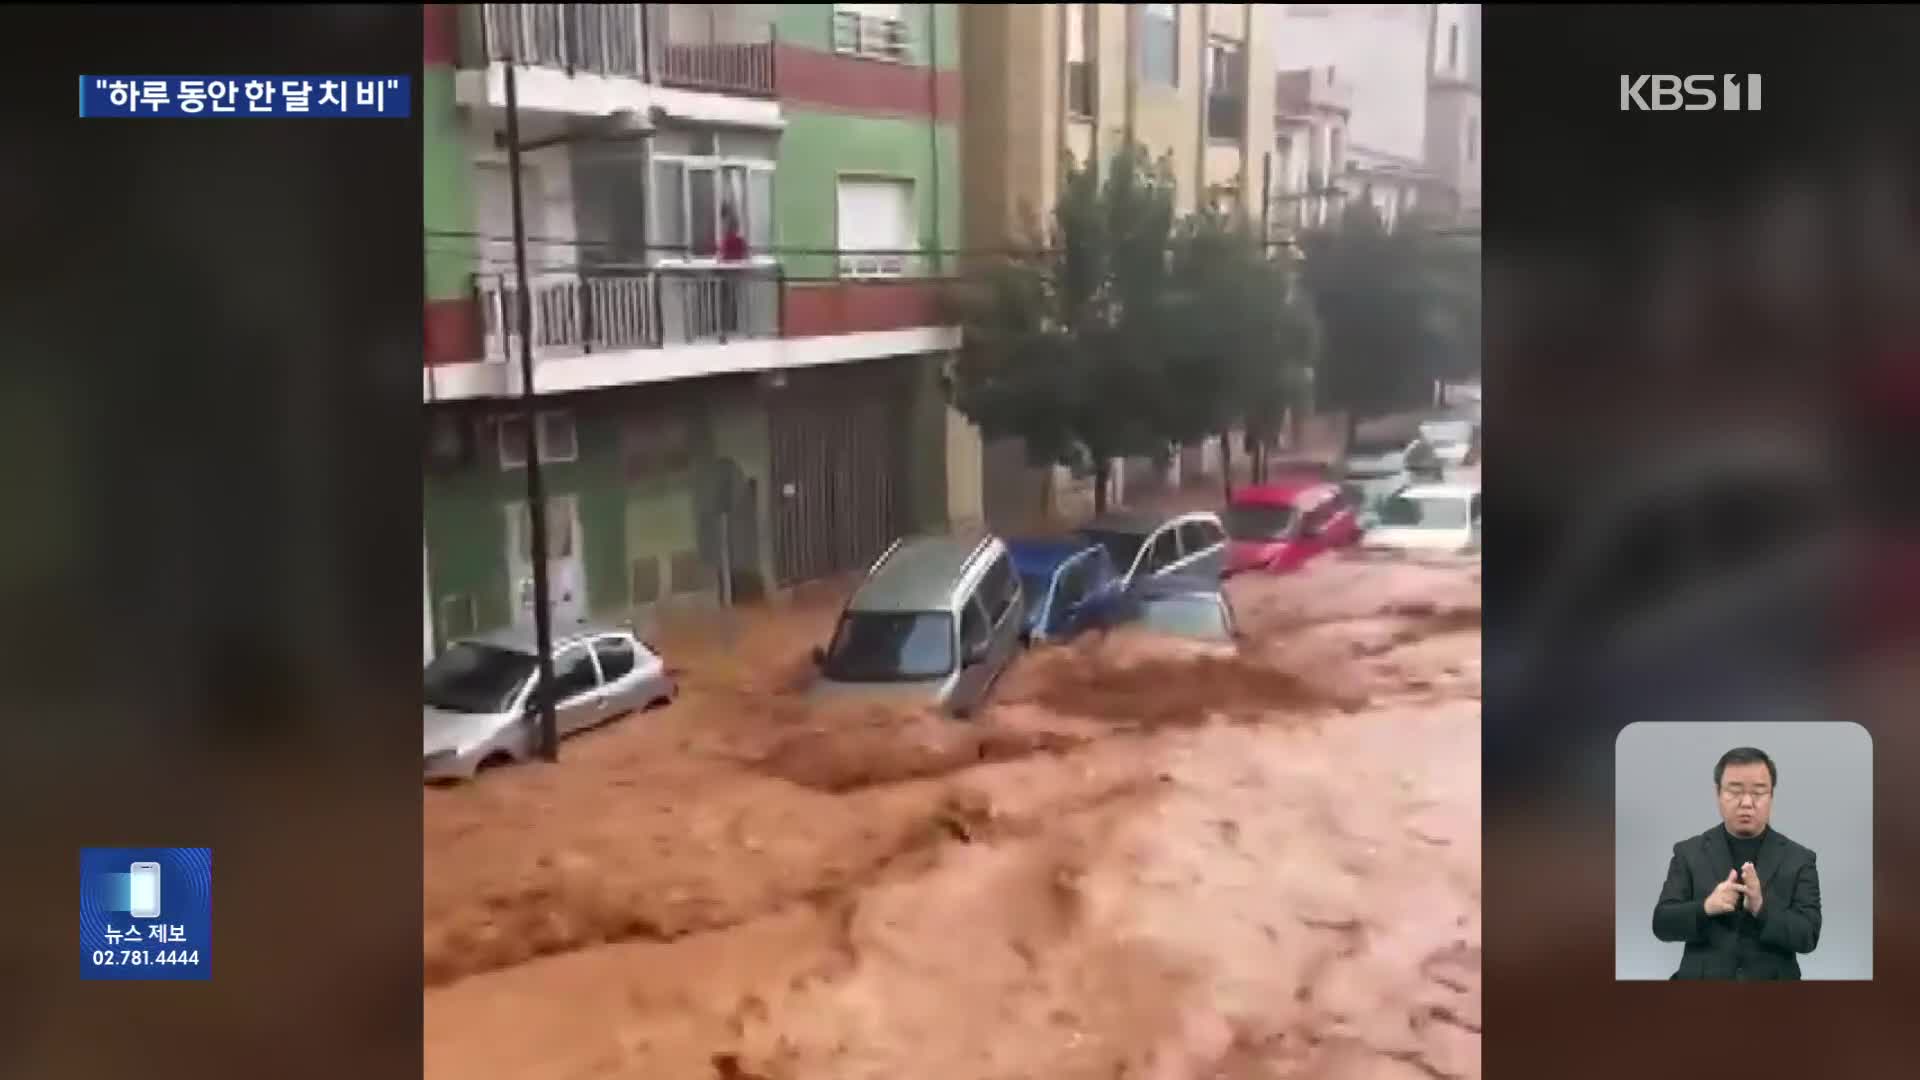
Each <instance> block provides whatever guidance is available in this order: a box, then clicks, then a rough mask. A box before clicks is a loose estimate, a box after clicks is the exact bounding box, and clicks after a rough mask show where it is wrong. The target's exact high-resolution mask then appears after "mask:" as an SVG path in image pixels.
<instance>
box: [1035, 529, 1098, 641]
mask: <svg viewBox="0 0 1920 1080" xmlns="http://www.w3.org/2000/svg"><path fill="white" fill-rule="evenodd" d="M1007 550H1008V551H1009V552H1011V553H1012V555H1013V568H1014V571H1015V572H1016V573H1018V574H1019V575H1020V587H1021V592H1023V593H1024V594H1026V598H1027V614H1026V630H1025V633H1026V638H1027V641H1028V643H1030V644H1031V643H1038V642H1050V641H1066V640H1069V639H1071V638H1072V637H1074V636H1075V635H1076V634H1078V633H1080V631H1082V630H1085V629H1087V628H1089V627H1092V626H1097V625H1100V624H1101V622H1102V620H1103V619H1104V618H1105V617H1106V616H1107V614H1108V609H1109V608H1111V606H1112V605H1113V603H1114V601H1116V600H1117V599H1118V598H1119V595H1120V575H1119V573H1118V572H1117V571H1116V570H1114V568H1113V558H1112V556H1110V555H1108V554H1107V549H1106V548H1104V547H1101V546H1100V545H1099V544H1088V543H1085V542H1084V541H1081V540H1077V539H1074V540H1009V541H1007Z"/></svg>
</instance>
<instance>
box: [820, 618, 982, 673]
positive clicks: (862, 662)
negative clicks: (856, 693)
mask: <svg viewBox="0 0 1920 1080" xmlns="http://www.w3.org/2000/svg"><path fill="white" fill-rule="evenodd" d="M822 670H823V671H824V673H825V674H826V676H827V677H828V678H829V679H835V680H837V681H840V682H903V681H908V680H914V679H932V678H938V677H939V676H941V675H945V674H947V673H948V672H950V671H952V670H953V617H952V616H950V615H947V614H946V613H944V612H937V611H904V612H897V611H857V612H849V613H848V614H847V615H846V616H845V617H844V618H842V619H841V620H840V627H839V629H838V630H836V631H834V635H833V644H832V645H830V646H828V648H827V660H826V664H825V665H824V666H823V668H822Z"/></svg>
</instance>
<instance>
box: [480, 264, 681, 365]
mask: <svg viewBox="0 0 1920 1080" xmlns="http://www.w3.org/2000/svg"><path fill="white" fill-rule="evenodd" d="M476 284H477V286H478V292H479V301H480V322H481V328H482V335H483V350H484V351H483V356H484V358H485V359H487V360H506V361H511V360H514V359H515V358H517V357H518V356H519V355H520V309H519V292H518V290H517V289H516V288H515V287H514V280H513V275H511V274H485V275H482V276H481V277H480V278H479V279H478V281H477V283H476ZM532 288H533V295H532V299H533V305H532V311H533V334H532V340H533V351H534V353H535V355H536V356H538V355H541V354H547V355H554V354H562V355H571V354H577V353H590V352H607V351H613V350H617V349H644V348H651V347H655V346H658V345H659V344H660V325H659V320H658V319H657V318H656V317H655V307H654V283H653V281H652V278H651V276H650V275H646V274H632V275H588V276H585V277H567V278H563V279H560V280H547V281H539V282H535V283H534V284H533V287H532Z"/></svg>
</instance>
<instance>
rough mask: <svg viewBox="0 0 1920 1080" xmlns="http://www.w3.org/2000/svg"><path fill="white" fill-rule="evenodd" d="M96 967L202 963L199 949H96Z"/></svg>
mask: <svg viewBox="0 0 1920 1080" xmlns="http://www.w3.org/2000/svg"><path fill="white" fill-rule="evenodd" d="M93 963H94V966H95V967H143V966H146V965H153V966H165V965H168V964H186V965H189V966H193V965H197V964H199V963H200V950H199V949H95V950H93Z"/></svg>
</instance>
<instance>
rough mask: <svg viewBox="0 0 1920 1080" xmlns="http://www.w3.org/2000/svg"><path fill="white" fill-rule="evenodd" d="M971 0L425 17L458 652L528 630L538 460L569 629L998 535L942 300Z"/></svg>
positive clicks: (431, 620) (445, 586) (432, 580)
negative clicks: (910, 547) (517, 228)
mask: <svg viewBox="0 0 1920 1080" xmlns="http://www.w3.org/2000/svg"><path fill="white" fill-rule="evenodd" d="M955 8H956V5H953V4H468V5H427V6H426V15H425V18H426V55H425V62H426V70H425V78H424V80H423V99H424V103H423V114H422V121H423V125H424V127H425V129H426V136H425V137H426V146H425V157H426V187H425V192H424V195H425V219H426V232H427V235H426V237H425V244H426V252H427V271H426V272H427V282H426V284H427V296H428V303H427V310H426V313H425V317H426V331H427V332H426V357H425V361H426V363H425V367H424V371H423V378H422V393H423V400H424V403H425V407H426V408H427V410H428V416H429V425H428V428H429V440H428V446H427V449H426V462H425V473H426V475H425V485H426V490H425V507H426V523H425V534H426V535H425V548H426V562H427V580H428V584H427V599H426V603H427V607H428V611H427V614H426V620H427V622H428V624H429V626H430V627H431V628H432V629H433V631H434V632H435V634H436V636H437V638H438V639H439V640H440V641H443V642H444V641H445V640H447V639H448V638H450V637H454V636H458V635H462V634H468V633H474V632H480V631H485V630H488V629H492V628H496V627H500V626H504V625H508V624H511V623H514V622H517V621H520V620H524V619H530V618H531V617H532V614H533V609H532V602H531V589H530V581H531V576H532V567H531V564H530V561H529V560H530V548H531V543H530V537H529V532H530V530H529V527H528V515H527V506H526V501H525V463H526V460H527V456H528V454H529V453H530V452H532V450H533V449H535V448H537V450H538V453H539V454H540V459H541V462H542V464H543V475H544V478H545V481H546V488H547V493H548V499H547V517H548V527H549V535H548V543H547V551H548V558H549V564H550V565H549V570H550V580H551V582H552V585H553V588H552V599H553V607H554V612H555V617H556V620H558V621H561V622H563V623H564V622H567V621H572V620H576V619H582V618H589V617H598V616H604V615H610V614H626V613H631V612H637V613H639V614H641V615H642V616H643V617H644V615H645V614H646V613H647V612H649V611H651V610H653V609H655V608H656V607H658V606H660V605H663V604H674V603H681V602H686V603H695V604H697V603H710V602H712V601H713V599H714V598H716V597H717V596H721V595H731V596H734V597H739V598H747V597H751V596H754V595H756V594H765V593H768V592H771V591H777V590H780V589H784V588H786V587H789V586H792V585H794V584H798V583H800V582H803V581H807V580H810V579H814V578H819V577H822V576H825V575H830V574H834V573H838V572H841V571H844V570H849V569H854V568H856V567H859V566H861V565H864V564H865V562H866V561H868V560H870V559H871V558H872V557H874V556H875V555H877V554H878V553H879V552H880V551H881V550H883V549H884V548H885V546H886V545H887V544H888V543H889V542H891V541H892V540H893V538H894V537H895V536H896V535H897V534H899V533H902V532H906V531H910V530H913V529H919V528H939V527H943V526H944V525H945V524H946V523H947V522H948V520H949V519H951V518H953V517H955V516H962V517H964V516H967V515H968V514H972V515H974V516H977V515H978V504H979V493H978V478H977V473H976V475H974V476H973V477H972V484H973V486H972V489H971V491H969V490H968V488H967V484H966V480H967V477H966V476H964V475H963V476H962V478H961V482H960V483H957V484H951V485H950V484H949V483H948V472H949V467H948V454H947V443H948V440H949V432H950V429H951V428H953V427H954V426H955V424H954V421H953V419H952V417H951V416H950V414H949V413H950V411H949V410H948V409H947V407H946V405H945V398H944V394H943V392H942V389H941V383H940V373H941V370H942V367H943V365H944V363H945V361H946V359H947V358H948V357H949V356H950V355H951V351H952V350H953V348H954V347H955V346H956V345H957V343H958V332H957V330H955V329H954V328H952V327H950V326H945V325H942V322H941V319H940V316H939V314H938V305H937V303H936V291H935V290H936V282H935V281H934V280H933V279H935V278H937V277H938V276H940V275H941V274H942V273H944V272H945V270H946V267H945V263H946V259H945V257H944V255H943V254H942V253H943V252H944V251H945V250H946V249H947V248H949V247H951V246H952V245H953V240H954V238H956V237H957V236H958V235H959V232H960V218H959V209H958V207H959V198H960V194H961V192H960V188H961V184H960V178H959V171H958V166H959V142H960V140H959V135H958V120H959V117H960V101H961V97H960V93H959V90H960V86H959V81H960V77H959V70H958V57H959V33H960V31H959V25H958V19H957V12H956V11H955ZM509 65H511V66H512V70H513V73H514V85H515V90H516V99H517V100H516V102H515V103H514V104H515V110H514V111H515V113H516V115H517V118H518V127H519V141H520V144H521V147H522V148H523V151H524V152H523V154H522V167H521V175H520V189H521V194H520V206H521V210H522V214H523V216H524V221H525V229H526V233H527V235H528V237H529V244H528V277H529V282H530V300H531V307H532V316H531V319H530V320H529V322H528V325H527V326H525V327H522V326H521V325H519V323H520V320H519V316H518V310H517V309H518V295H517V292H516V288H517V284H516V282H517V278H516V274H515V270H514V264H513V257H512V245H511V242H510V241H511V236H512V233H513V205H514V201H513V196H512V177H511V175H510V173H509V166H508V163H507V135H506V127H507V123H506V121H507V114H508V101H507V93H506V92H507V80H506V73H507V70H508V67H509ZM523 334H524V335H525V336H526V339H527V340H528V341H529V342H530V344H531V347H532V350H533V355H534V376H533V387H532V391H533V393H534V394H535V395H536V396H537V398H538V399H539V403H538V410H539V422H538V423H537V424H536V425H535V430H534V431H533V432H531V433H529V432H528V431H527V430H526V428H525V425H524V424H523V423H522V421H521V419H520V408H521V403H522V397H521V396H522V393H523V391H524V389H525V387H523V385H522V380H521V377H520V364H519V350H520V346H521V342H522V335H523ZM950 494H951V496H952V501H951V502H950V500H949V495H950Z"/></svg>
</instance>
